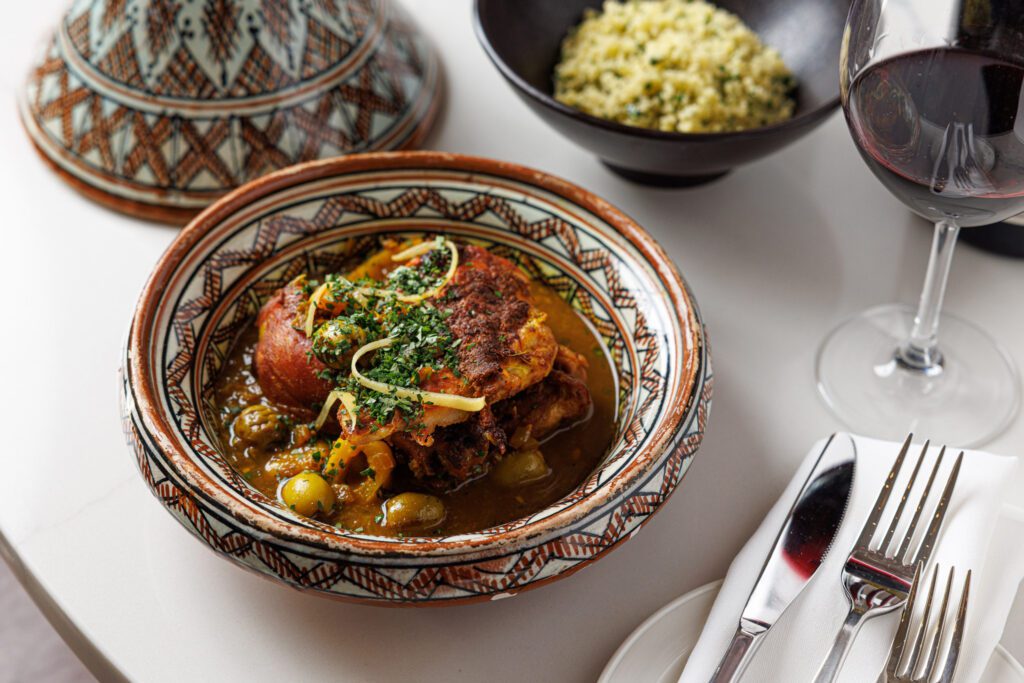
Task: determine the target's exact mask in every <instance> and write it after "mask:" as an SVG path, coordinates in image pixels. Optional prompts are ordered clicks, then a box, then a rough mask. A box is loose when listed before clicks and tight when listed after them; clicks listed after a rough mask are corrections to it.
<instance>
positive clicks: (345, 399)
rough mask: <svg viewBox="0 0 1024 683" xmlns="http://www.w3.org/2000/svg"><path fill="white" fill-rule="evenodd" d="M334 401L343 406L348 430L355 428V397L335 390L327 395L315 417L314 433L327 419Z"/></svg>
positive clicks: (349, 393) (346, 392)
mask: <svg viewBox="0 0 1024 683" xmlns="http://www.w3.org/2000/svg"><path fill="white" fill-rule="evenodd" d="M335 401H341V405H343V406H345V415H346V416H348V421H349V429H355V428H356V415H357V413H358V411H357V410H356V397H355V396H354V395H352V393H351V392H348V391H342V390H341V389H335V390H334V391H332V392H331V393H329V394H327V400H326V401H324V405H323V407H322V408H321V409H320V414H319V415H317V416H316V422H314V423H313V429H314V430H315V431H320V428H321V427H323V426H324V423H325V422H327V418H328V417H329V416H330V414H331V406H333V405H334V402H335Z"/></svg>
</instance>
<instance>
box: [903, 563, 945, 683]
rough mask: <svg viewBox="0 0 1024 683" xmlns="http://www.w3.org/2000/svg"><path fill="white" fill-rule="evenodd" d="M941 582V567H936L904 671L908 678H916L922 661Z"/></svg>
mask: <svg viewBox="0 0 1024 683" xmlns="http://www.w3.org/2000/svg"><path fill="white" fill-rule="evenodd" d="M938 582H939V568H938V566H936V567H935V570H934V571H933V572H932V585H931V586H929V587H928V598H927V599H926V600H925V603H924V616H923V617H922V618H921V625H920V626H919V627H918V630H917V637H916V638H914V645H913V647H912V648H911V649H910V655H909V657H908V660H909V662H908V664H909V666H908V667H907V669H906V672H905V673H904V676H906V677H907V678H911V679H912V678H914V672H915V671H917V668H918V665H919V664H920V663H921V653H922V651H923V649H924V648H923V647H922V646H923V645H924V637H925V634H927V632H928V619H930V618H931V615H932V601H933V599H934V598H935V584H936V583H938Z"/></svg>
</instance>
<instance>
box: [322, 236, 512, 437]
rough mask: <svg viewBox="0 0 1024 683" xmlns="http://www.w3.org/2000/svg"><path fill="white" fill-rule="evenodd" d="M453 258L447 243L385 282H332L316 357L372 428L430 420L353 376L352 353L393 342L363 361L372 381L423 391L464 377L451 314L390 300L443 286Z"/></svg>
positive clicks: (416, 405)
mask: <svg viewBox="0 0 1024 683" xmlns="http://www.w3.org/2000/svg"><path fill="white" fill-rule="evenodd" d="M450 259H451V253H450V251H449V249H448V248H447V247H445V246H444V242H443V241H439V242H438V248H435V249H432V250H431V251H428V252H426V253H425V254H423V255H422V256H420V257H419V260H418V261H417V262H416V263H415V265H402V266H399V267H398V268H395V269H394V270H393V271H391V273H390V274H389V275H388V277H387V280H386V281H385V282H383V283H381V282H378V281H374V280H371V279H369V278H363V279H360V280H357V281H354V282H353V281H350V280H347V279H346V278H344V277H340V276H337V275H328V276H327V277H326V278H325V279H324V282H325V283H327V285H328V286H329V287H328V289H327V290H326V291H325V292H324V293H323V294H321V295H319V298H318V307H319V308H320V310H321V311H322V312H323V311H326V312H327V313H328V315H330V314H335V315H334V317H331V318H330V319H328V320H326V321H323V322H320V323H319V325H318V326H316V328H315V330H314V332H313V334H312V355H313V356H315V357H316V358H317V359H319V360H320V361H321V362H322V363H323V364H324V365H326V366H328V367H327V369H324V370H321V371H320V372H319V373H318V377H319V378H320V379H323V380H325V381H328V382H331V383H332V384H333V385H334V386H335V387H336V388H339V389H342V390H344V391H347V392H350V393H351V394H353V395H354V396H355V403H356V407H357V410H358V411H359V412H360V413H362V414H365V415H366V416H367V417H369V418H370V420H371V421H372V422H371V424H370V425H369V428H370V429H371V430H373V429H374V428H375V427H376V426H377V425H378V424H385V423H387V422H389V421H390V420H391V419H392V418H393V417H394V415H395V414H396V412H400V413H401V415H402V416H403V418H405V419H406V420H408V421H409V422H414V421H416V420H417V419H418V418H419V417H420V416H421V415H422V413H423V405H422V402H420V401H418V400H416V399H415V398H406V397H399V396H397V395H396V394H395V392H393V391H392V392H390V393H386V392H378V391H373V390H370V389H367V388H366V387H364V386H362V385H361V384H360V383H359V382H358V381H357V380H356V379H355V378H354V377H352V376H351V375H350V368H349V363H350V359H351V358H352V354H353V353H354V352H355V351H357V350H358V349H359V348H361V347H362V346H364V345H365V344H367V343H369V342H371V341H375V340H379V339H384V338H390V339H392V340H393V343H392V344H391V345H390V346H388V347H386V348H380V349H377V351H376V352H374V353H373V354H372V355H369V354H368V355H367V356H366V357H364V358H363V359H362V360H361V361H360V371H361V372H362V374H363V375H365V376H366V377H367V378H369V379H371V380H374V381H377V382H381V383H384V384H389V385H392V386H395V387H401V388H403V389H416V388H418V387H419V386H420V385H421V384H422V382H423V381H424V380H425V379H426V378H427V377H429V376H430V375H431V374H433V373H435V372H438V371H440V370H443V369H448V370H450V371H451V372H452V373H453V374H454V375H455V376H459V371H458V355H457V350H458V347H459V340H457V339H455V338H454V337H453V336H452V333H451V330H450V329H449V328H448V325H447V323H446V322H445V320H446V319H447V317H448V315H449V314H448V313H446V312H443V311H441V310H439V309H437V308H435V307H434V306H433V305H432V304H431V303H430V301H429V300H427V301H420V302H417V303H403V302H401V301H398V300H397V299H396V298H395V297H393V296H389V295H388V294H387V292H388V291H392V292H396V293H398V294H402V295H417V294H423V293H424V292H427V291H429V290H431V289H433V288H435V287H437V286H438V285H439V284H441V282H442V281H443V279H444V277H445V275H446V273H447V271H448V269H449V267H450V265H451V261H450ZM314 285H315V281H310V282H308V283H307V284H306V289H307V290H308V291H309V292H312V291H313V290H314V289H315V286H314ZM450 293H451V290H449V291H448V292H446V293H445V294H446V295H449V294H450ZM499 296H500V294H499Z"/></svg>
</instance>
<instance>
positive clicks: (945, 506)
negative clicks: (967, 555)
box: [914, 451, 964, 562]
mask: <svg viewBox="0 0 1024 683" xmlns="http://www.w3.org/2000/svg"><path fill="white" fill-rule="evenodd" d="M963 461H964V452H963V451H960V455H958V456H957V458H956V464H955V465H953V471H952V472H950V474H949V480H948V481H947V482H946V488H945V489H944V490H943V491H942V498H940V499H939V504H938V506H937V507H936V508H935V513H934V514H933V515H932V521H931V524H929V525H928V531H927V532H925V535H924V540H923V541H921V545H920V547H919V548H918V549H917V556H916V557H915V558H914V562H927V561H928V558H929V557H930V556H931V554H932V548H933V547H935V539H936V538H938V536H939V529H941V528H942V522H943V520H945V519H946V512H948V511H949V500H950V498H952V497H953V488H954V487H955V486H956V480H957V478H958V477H959V476H960V465H961V463H963ZM925 495H926V496H927V492H926V493H925Z"/></svg>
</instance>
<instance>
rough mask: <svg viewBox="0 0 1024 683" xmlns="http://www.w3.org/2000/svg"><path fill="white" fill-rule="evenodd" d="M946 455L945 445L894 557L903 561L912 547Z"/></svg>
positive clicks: (936, 459)
mask: <svg viewBox="0 0 1024 683" xmlns="http://www.w3.org/2000/svg"><path fill="white" fill-rule="evenodd" d="M945 457H946V447H945V446H943V447H942V450H940V451H939V456H938V457H937V458H935V464H934V465H933V466H932V473H931V475H929V477H928V483H927V484H925V486H924V493H922V494H921V500H919V501H918V503H917V509H916V510H914V517H913V519H911V520H910V526H908V527H907V533H906V535H905V536H904V537H903V542H902V543H900V548H899V550H897V551H896V554H895V555H893V557H894V558H896V559H898V560H900V561H902V560H903V558H904V557H906V555H907V549H908V548H909V547H910V542H911V541H912V540H914V532H915V531H917V524H918V522H920V521H921V513H922V512H924V506H925V505H927V504H928V496H929V495H930V494H931V492H932V485H933V484H934V483H935V477H936V476H937V475H938V474H939V470H940V469H941V468H942V460H943V458H945Z"/></svg>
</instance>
